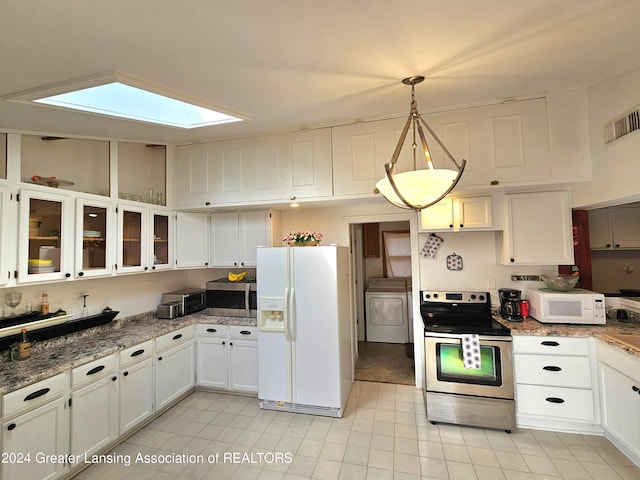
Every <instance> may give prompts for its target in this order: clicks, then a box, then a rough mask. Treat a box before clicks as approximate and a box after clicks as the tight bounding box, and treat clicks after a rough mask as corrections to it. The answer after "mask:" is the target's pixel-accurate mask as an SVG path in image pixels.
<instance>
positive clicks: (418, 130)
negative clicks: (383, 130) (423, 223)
mask: <svg viewBox="0 0 640 480" xmlns="http://www.w3.org/2000/svg"><path fill="white" fill-rule="evenodd" d="M423 80H424V77H422V76H413V77H408V78H405V79H404V80H402V83H403V84H405V85H411V106H410V110H409V117H408V118H407V122H406V123H405V125H404V128H403V130H402V134H401V135H400V138H399V140H398V144H397V145H396V149H395V151H394V152H393V156H392V157H391V161H390V162H389V163H386V164H385V166H384V169H385V172H386V174H385V177H384V178H383V179H381V180H379V181H378V183H376V189H377V191H379V192H380V193H381V194H382V195H384V197H385V198H386V199H387V200H388V201H389V202H391V203H393V204H394V205H396V206H398V207H401V208H406V209H413V210H422V209H424V208H427V207H430V206H431V205H434V204H435V203H438V202H439V201H440V200H442V199H443V198H444V197H446V196H447V195H448V194H449V193H450V192H451V191H452V190H453V188H454V187H455V186H456V185H457V183H458V181H459V180H460V177H461V176H462V172H463V171H464V167H465V165H466V164H467V161H466V160H464V159H463V160H462V162H461V164H458V162H456V160H455V159H454V158H453V156H452V155H451V153H450V152H449V150H447V147H445V146H444V144H443V143H442V142H441V141H440V139H439V138H438V136H437V135H436V134H435V132H434V131H433V130H432V129H431V127H429V125H428V124H427V122H425V121H424V119H423V118H422V116H421V115H420V113H419V112H418V104H417V103H416V98H415V86H416V85H417V84H418V83H420V82H422V81H423ZM423 126H424V128H426V129H427V131H428V132H429V134H430V135H431V136H432V137H433V139H434V140H435V141H436V143H437V144H438V146H439V147H440V148H441V149H442V151H443V152H444V153H445V155H446V157H447V158H448V159H449V160H450V161H451V163H452V164H453V165H452V166H453V167H455V168H452V169H447V168H435V167H434V165H433V162H432V160H431V153H430V152H429V147H428V146H427V139H426V136H425V134H424V130H423V128H422V127H423ZM410 127H411V129H412V132H413V144H412V147H413V170H410V171H408V172H402V173H394V170H395V167H396V163H397V162H398V157H399V156H400V151H401V150H402V147H403V145H404V142H405V139H406V138H407V133H408V132H409V128H410ZM416 134H417V136H416ZM417 137H419V138H420V146H421V148H420V149H419V148H418V144H417V142H416V140H417ZM418 151H419V152H420V155H424V160H425V161H426V164H427V165H426V167H427V168H425V169H422V170H418V169H417V164H418Z"/></svg>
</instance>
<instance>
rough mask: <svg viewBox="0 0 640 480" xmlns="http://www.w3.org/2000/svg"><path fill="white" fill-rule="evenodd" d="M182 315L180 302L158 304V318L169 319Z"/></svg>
mask: <svg viewBox="0 0 640 480" xmlns="http://www.w3.org/2000/svg"><path fill="white" fill-rule="evenodd" d="M181 315H182V304H181V303H180V302H169V303H161V304H160V305H158V310H157V311H156V316H157V317H158V318H162V319H166V320H171V319H172V318H177V317H180V316H181Z"/></svg>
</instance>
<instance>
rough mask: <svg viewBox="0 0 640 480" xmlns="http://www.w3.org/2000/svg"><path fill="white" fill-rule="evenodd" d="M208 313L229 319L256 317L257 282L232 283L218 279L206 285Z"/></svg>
mask: <svg viewBox="0 0 640 480" xmlns="http://www.w3.org/2000/svg"><path fill="white" fill-rule="evenodd" d="M206 289H207V295H206V297H207V313H208V314H209V315H222V316H228V317H256V315H257V309H258V300H257V295H256V282H255V280H253V281H251V280H242V281H240V282H231V281H229V279H227V278H218V279H216V280H211V281H209V282H207V283H206Z"/></svg>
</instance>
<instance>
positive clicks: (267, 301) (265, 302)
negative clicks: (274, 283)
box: [258, 297, 285, 332]
mask: <svg viewBox="0 0 640 480" xmlns="http://www.w3.org/2000/svg"><path fill="white" fill-rule="evenodd" d="M284 315H285V299H284V298H282V297H268V298H266V297H262V298H260V299H259V300H258V328H259V329H260V330H262V331H263V332H284V331H285V318H284Z"/></svg>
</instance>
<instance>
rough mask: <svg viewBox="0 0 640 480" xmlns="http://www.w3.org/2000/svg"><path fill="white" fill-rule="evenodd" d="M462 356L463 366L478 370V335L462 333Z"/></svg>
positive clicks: (479, 366) (479, 362)
mask: <svg viewBox="0 0 640 480" xmlns="http://www.w3.org/2000/svg"><path fill="white" fill-rule="evenodd" d="M462 357H463V360H464V368H473V369H475V370H480V369H481V368H482V363H481V360H480V337H478V335H470V334H469V335H462Z"/></svg>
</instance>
